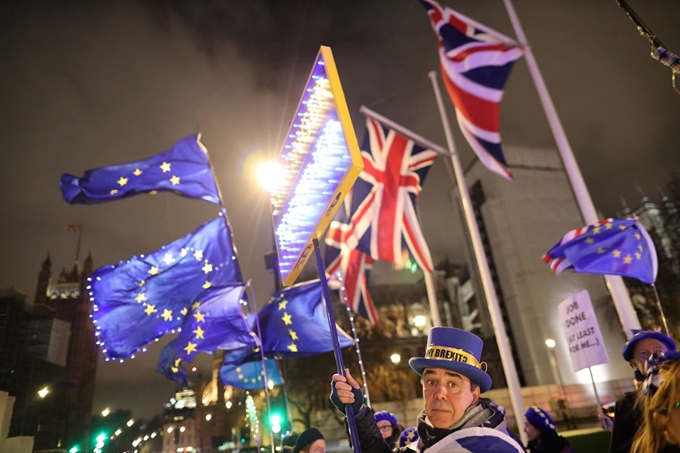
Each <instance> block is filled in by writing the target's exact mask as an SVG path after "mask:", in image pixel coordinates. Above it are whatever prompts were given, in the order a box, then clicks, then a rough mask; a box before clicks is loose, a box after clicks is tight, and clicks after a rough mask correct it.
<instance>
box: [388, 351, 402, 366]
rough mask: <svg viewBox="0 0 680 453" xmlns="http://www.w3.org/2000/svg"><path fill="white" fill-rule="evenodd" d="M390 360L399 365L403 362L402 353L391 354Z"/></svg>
mask: <svg viewBox="0 0 680 453" xmlns="http://www.w3.org/2000/svg"><path fill="white" fill-rule="evenodd" d="M390 360H391V361H392V363H393V364H395V365H399V363H400V362H401V355H399V354H397V353H396V352H395V353H394V354H392V355H391V356H390Z"/></svg>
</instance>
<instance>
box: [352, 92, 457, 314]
mask: <svg viewBox="0 0 680 453" xmlns="http://www.w3.org/2000/svg"><path fill="white" fill-rule="evenodd" d="M359 112H361V113H363V114H364V115H366V116H367V117H369V118H373V119H374V120H376V121H377V122H379V123H381V124H383V125H385V126H387V127H389V128H390V129H392V130H395V131H397V132H398V133H400V134H401V135H403V136H404V137H406V138H408V139H410V140H413V141H414V142H416V143H418V144H419V145H421V146H424V147H425V148H428V149H430V150H432V151H434V152H436V153H438V154H441V155H444V156H451V152H450V151H447V150H446V149H444V148H442V147H441V146H439V145H437V144H436V143H434V142H431V141H430V140H428V139H426V138H424V137H422V136H420V135H418V134H416V133H415V132H413V131H411V130H409V129H406V128H405V127H404V126H402V125H400V124H397V123H395V122H394V121H392V120H390V119H388V118H385V117H384V116H382V115H380V114H378V113H376V112H374V111H373V110H371V109H369V108H368V107H366V106H364V105H362V106H361V108H360V109H359ZM423 275H424V279H425V289H426V291H427V300H428V303H429V304H430V319H431V320H432V326H433V327H439V326H441V325H442V321H441V317H440V315H439V305H437V291H436V286H435V282H434V276H433V273H430V272H427V271H425V270H423Z"/></svg>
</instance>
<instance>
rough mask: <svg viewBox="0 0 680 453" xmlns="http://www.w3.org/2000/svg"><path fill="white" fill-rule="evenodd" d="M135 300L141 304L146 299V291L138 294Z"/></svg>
mask: <svg viewBox="0 0 680 453" xmlns="http://www.w3.org/2000/svg"><path fill="white" fill-rule="evenodd" d="M135 300H136V301H137V303H138V304H141V303H142V302H144V301H145V300H146V296H145V295H144V293H139V294H137V297H135Z"/></svg>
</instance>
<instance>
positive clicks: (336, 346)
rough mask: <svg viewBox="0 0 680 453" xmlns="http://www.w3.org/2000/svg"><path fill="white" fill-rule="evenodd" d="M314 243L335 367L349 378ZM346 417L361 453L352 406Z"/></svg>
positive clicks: (356, 452) (323, 269)
mask: <svg viewBox="0 0 680 453" xmlns="http://www.w3.org/2000/svg"><path fill="white" fill-rule="evenodd" d="M312 243H313V244H314V256H315V257H316V269H317V272H318V273H319V281H320V282H321V288H322V289H323V298H324V302H325V304H324V307H325V308H326V318H328V328H329V329H330V331H331V341H332V342H333V352H334V354H335V365H336V367H337V368H338V374H340V375H341V376H345V377H347V373H345V363H344V361H343V360H342V350H341V349H340V341H339V340H338V329H337V328H336V327H335V314H334V313H333V304H332V303H331V291H330V290H329V289H328V280H326V266H324V264H323V257H322V256H321V248H320V247H319V240H318V239H316V238H315V239H313V240H312ZM345 415H347V428H348V430H349V437H350V441H351V442H352V449H353V450H354V453H361V445H360V444H359V433H357V423H356V419H355V417H354V410H353V409H352V405H351V404H346V405H345Z"/></svg>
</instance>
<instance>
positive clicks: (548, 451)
mask: <svg viewBox="0 0 680 453" xmlns="http://www.w3.org/2000/svg"><path fill="white" fill-rule="evenodd" d="M527 451H529V452H531V453H574V450H572V449H571V447H570V446H569V442H567V439H565V438H564V437H562V436H560V435H558V434H557V433H556V432H541V438H540V439H539V440H535V441H531V442H529V445H528V446H527Z"/></svg>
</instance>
